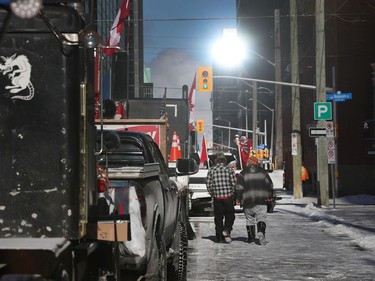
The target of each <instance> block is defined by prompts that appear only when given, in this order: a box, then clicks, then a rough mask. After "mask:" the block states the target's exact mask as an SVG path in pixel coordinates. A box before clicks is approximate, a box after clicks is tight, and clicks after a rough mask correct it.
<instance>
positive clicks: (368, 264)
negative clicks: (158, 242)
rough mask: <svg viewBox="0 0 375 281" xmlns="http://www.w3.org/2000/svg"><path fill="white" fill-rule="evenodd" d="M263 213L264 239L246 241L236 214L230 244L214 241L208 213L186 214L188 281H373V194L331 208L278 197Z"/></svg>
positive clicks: (309, 199) (312, 201)
mask: <svg viewBox="0 0 375 281" xmlns="http://www.w3.org/2000/svg"><path fill="white" fill-rule="evenodd" d="M282 197H283V198H282V199H281V200H279V201H277V205H276V207H275V212H274V213H271V214H269V215H268V217H267V230H266V237H267V240H268V241H269V243H268V244H267V245H266V246H261V245H258V244H256V243H252V244H248V243H246V240H247V233H246V228H245V225H246V219H245V216H244V214H243V213H242V212H238V213H236V220H235V222H234V226H233V231H232V243H230V244H219V243H216V242H215V241H216V240H215V225H214V222H213V217H191V218H190V221H191V224H192V227H193V229H194V231H195V234H196V239H194V240H189V246H188V249H189V251H188V276H187V279H188V280H189V281H197V280H199V281H214V280H215V281H218V280H219V281H239V280H244V281H249V280H254V281H258V280H278V281H301V280H311V281H343V280H344V281H352V280H366V281H373V280H375V272H374V270H373V268H374V264H375V257H374V250H375V246H374V245H375V235H374V233H375V226H374V223H373V221H374V217H375V197H374V196H351V197H344V198H339V199H337V200H336V201H337V202H336V203H337V204H336V208H333V207H328V208H321V207H319V206H317V204H316V202H317V199H316V197H315V198H314V197H306V198H303V199H298V200H297V199H294V198H292V196H291V195H283V196H282Z"/></svg>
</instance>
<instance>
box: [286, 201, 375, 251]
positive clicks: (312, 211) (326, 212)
mask: <svg viewBox="0 0 375 281" xmlns="http://www.w3.org/2000/svg"><path fill="white" fill-rule="evenodd" d="M316 201H317V199H316V198H311V197H307V198H303V199H295V198H293V197H291V198H288V197H286V198H283V199H282V203H286V204H293V206H285V207H286V208H293V211H296V210H297V211H298V212H299V213H301V214H303V215H305V216H307V217H309V218H311V219H312V220H314V221H317V223H318V224H320V226H321V227H322V228H324V231H326V232H328V233H331V234H336V235H345V236H347V237H349V238H350V239H351V240H352V242H353V243H354V244H356V245H358V246H359V247H361V248H364V249H368V250H375V235H374V233H373V231H371V229H369V228H371V227H373V225H372V224H371V225H369V224H368V223H367V224H366V223H363V224H364V225H365V227H355V226H356V224H357V223H359V224H360V223H361V221H362V219H363V218H362V217H359V216H358V217H353V212H351V210H350V209H349V210H348V211H347V212H346V213H345V212H342V210H343V209H345V206H355V205H362V206H363V205H375V196H370V195H356V196H346V197H342V198H337V199H336V204H338V207H337V211H341V212H340V213H339V212H338V213H337V214H338V215H337V216H336V215H333V214H331V213H335V209H334V208H333V207H332V206H333V205H332V199H331V200H330V207H318V206H317V205H316V203H314V202H316ZM298 205H299V206H300V207H298V208H297V207H296V206H298ZM301 207H302V208H301ZM371 207H372V206H371ZM348 215H349V216H350V218H351V221H348V219H347V218H346V217H348Z"/></svg>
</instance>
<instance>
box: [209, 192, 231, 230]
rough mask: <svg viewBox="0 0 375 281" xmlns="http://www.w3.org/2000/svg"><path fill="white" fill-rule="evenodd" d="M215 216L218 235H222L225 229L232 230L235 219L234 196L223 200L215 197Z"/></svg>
mask: <svg viewBox="0 0 375 281" xmlns="http://www.w3.org/2000/svg"><path fill="white" fill-rule="evenodd" d="M214 216H215V230H216V236H222V232H223V230H224V229H225V230H227V231H229V232H230V231H232V229H233V223H234V219H235V214H234V204H233V197H230V198H227V199H222V200H219V199H214ZM223 219H224V223H223Z"/></svg>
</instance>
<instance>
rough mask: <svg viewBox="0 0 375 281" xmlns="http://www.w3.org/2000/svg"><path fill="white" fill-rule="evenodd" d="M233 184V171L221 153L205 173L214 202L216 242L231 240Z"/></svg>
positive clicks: (234, 177) (233, 213) (233, 212)
mask: <svg viewBox="0 0 375 281" xmlns="http://www.w3.org/2000/svg"><path fill="white" fill-rule="evenodd" d="M235 184H236V176H235V173H234V171H233V169H231V168H230V167H229V166H227V163H226V158H225V155H224V154H222V153H221V154H219V155H218V156H217V157H216V159H215V165H214V166H213V167H212V168H210V170H209V171H208V173H207V190H208V192H209V193H210V195H211V197H212V198H213V202H214V217H215V218H214V221H215V230H216V241H217V242H218V243H224V242H227V243H230V242H231V241H232V239H231V236H230V235H231V231H232V229H233V223H234V219H235V211H234V204H233V200H234V185H235ZM223 220H224V222H223Z"/></svg>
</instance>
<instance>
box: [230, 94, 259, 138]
mask: <svg viewBox="0 0 375 281" xmlns="http://www.w3.org/2000/svg"><path fill="white" fill-rule="evenodd" d="M228 103H233V104H236V105H237V106H239V107H241V108H242V109H243V110H245V117H246V119H245V123H246V124H245V126H246V137H248V132H247V131H248V129H249V127H248V119H247V105H246V106H243V105H242V104H239V103H238V102H235V101H232V100H231V101H229V102H228ZM254 129H255V128H253V130H254Z"/></svg>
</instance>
